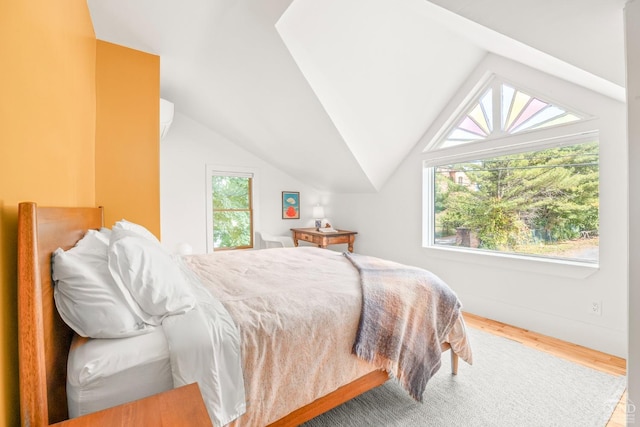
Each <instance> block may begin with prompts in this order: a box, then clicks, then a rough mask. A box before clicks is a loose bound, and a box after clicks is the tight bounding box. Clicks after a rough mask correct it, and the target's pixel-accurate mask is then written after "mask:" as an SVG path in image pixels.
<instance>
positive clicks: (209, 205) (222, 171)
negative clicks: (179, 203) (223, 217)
mask: <svg viewBox="0 0 640 427" xmlns="http://www.w3.org/2000/svg"><path fill="white" fill-rule="evenodd" d="M205 167H206V173H205V179H206V181H205V199H206V200H205V203H206V206H205V209H206V213H207V218H206V219H207V229H206V230H205V233H206V235H207V253H212V252H213V251H214V247H213V246H214V244H213V189H212V188H211V177H212V176H220V175H224V176H243V177H249V178H252V179H253V181H252V183H251V203H252V206H253V219H252V220H253V231H254V232H255V230H260V228H259V224H258V218H259V217H260V216H259V215H258V210H259V203H258V194H260V193H259V192H258V175H259V171H258V169H255V168H246V167H241V166H229V165H206V166H205ZM255 243H256V242H255V239H254V241H253V244H254V247H255Z"/></svg>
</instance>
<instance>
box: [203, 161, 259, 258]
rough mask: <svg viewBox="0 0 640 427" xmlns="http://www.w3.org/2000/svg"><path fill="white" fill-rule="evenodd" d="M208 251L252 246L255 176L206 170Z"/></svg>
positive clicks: (247, 173)
mask: <svg viewBox="0 0 640 427" xmlns="http://www.w3.org/2000/svg"><path fill="white" fill-rule="evenodd" d="M207 185H208V192H207V193H208V199H209V200H207V249H208V251H209V252H213V251H218V250H230V249H248V248H252V247H253V235H254V221H253V218H254V173H252V172H243V171H227V170H220V169H216V168H214V167H207Z"/></svg>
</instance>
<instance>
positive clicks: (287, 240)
mask: <svg viewBox="0 0 640 427" xmlns="http://www.w3.org/2000/svg"><path fill="white" fill-rule="evenodd" d="M256 237H258V240H259V241H260V246H259V247H260V249H270V248H291V247H293V238H292V237H291V236H275V235H273V234H267V233H262V232H260V231H256Z"/></svg>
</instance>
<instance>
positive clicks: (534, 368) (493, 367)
mask: <svg viewBox="0 0 640 427" xmlns="http://www.w3.org/2000/svg"><path fill="white" fill-rule="evenodd" d="M468 332H469V335H470V339H471V344H472V348H473V357H474V364H473V366H469V365H467V364H466V363H464V362H462V361H460V366H459V369H458V375H456V376H453V375H451V373H450V363H449V353H448V352H447V353H445V354H444V355H443V362H442V367H441V368H440V370H439V371H438V373H437V374H436V375H435V376H434V377H433V378H432V379H431V380H430V381H429V384H428V385H427V390H426V391H425V394H424V403H422V404H420V403H417V402H415V401H414V400H413V399H411V397H409V395H408V394H407V393H406V392H405V391H404V390H403V389H402V388H401V387H400V386H399V385H398V384H397V383H395V382H394V381H393V380H390V381H387V383H385V384H384V385H382V386H380V387H378V388H376V389H374V390H371V391H369V392H367V393H365V394H363V395H361V396H359V397H357V398H355V399H353V400H351V401H349V402H347V403H345V404H343V405H341V406H339V407H337V408H335V409H333V410H331V411H330V412H327V413H325V414H323V415H321V416H320V417H317V418H315V419H313V420H311V421H309V422H307V423H305V424H303V425H304V426H305V427H326V426H344V427H346V426H385V427H386V426H398V427H409V426H411V427H414V426H464V427H467V426H496V427H501V426H509V427H512V426H518V427H527V426H531V427H541V426H562V427H571V426H576V427H586V426H597V427H603V426H606V424H607V421H608V420H609V418H610V416H611V414H612V413H613V410H614V408H615V406H616V404H617V403H618V400H620V396H621V395H622V393H623V391H624V389H625V387H626V379H625V377H622V376H615V375H609V374H605V373H602V372H599V371H596V370H594V369H591V368H587V367H584V366H581V365H577V364H575V363H572V362H569V361H566V360H564V359H560V358H558V357H555V356H552V355H550V354H548V353H544V352H542V351H537V350H534V349H532V348H529V347H526V346H524V345H522V344H520V343H518V342H515V341H512V340H509V339H506V338H502V337H498V336H495V335H492V334H489V333H486V332H482V331H479V330H476V329H471V328H469V330H468Z"/></svg>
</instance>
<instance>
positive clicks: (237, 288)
mask: <svg viewBox="0 0 640 427" xmlns="http://www.w3.org/2000/svg"><path fill="white" fill-rule="evenodd" d="M184 262H185V265H187V266H188V267H189V271H190V272H192V273H193V274H194V275H195V276H196V277H197V278H198V282H200V283H201V285H203V288H201V287H199V286H197V287H196V289H197V292H196V298H197V300H198V308H196V309H195V310H192V311H190V312H189V313H187V314H186V315H179V316H169V317H168V318H167V319H166V320H165V321H164V322H163V326H162V327H158V328H157V329H156V330H154V331H153V332H152V333H149V334H146V335H141V336H137V337H131V338H123V339H109V340H104V339H94V340H89V341H86V340H84V341H83V342H79V343H76V345H74V347H73V348H72V350H71V353H70V356H69V367H68V371H69V372H68V387H67V394H68V401H69V409H70V415H71V416H77V415H81V414H84V413H88V412H92V411H95V410H98V409H102V408H104V407H108V406H113V405H116V404H120V403H123V402H126V401H131V400H135V399H138V398H141V397H145V396H147V395H150V394H154V393H157V392H159V391H163V390H166V389H169V388H172V387H173V386H174V384H175V386H176V387H177V386H179V385H181V384H186V383H189V382H192V381H194V380H198V382H199V383H200V388H201V390H202V392H203V397H204V399H205V402H206V403H207V408H208V410H209V412H210V415H211V416H212V420H213V421H214V425H216V427H217V426H219V425H220V422H216V419H217V420H222V424H225V423H227V422H228V421H230V420H232V419H233V418H234V417H235V416H237V415H240V414H242V413H243V412H244V410H245V399H244V393H245V388H246V413H244V415H242V416H240V418H237V419H236V420H235V421H234V422H233V423H232V424H233V425H234V426H263V425H265V424H268V423H271V422H274V421H276V420H278V419H279V418H281V417H283V416H284V415H286V414H288V413H289V412H291V411H293V410H294V409H297V408H299V407H301V406H303V405H305V404H307V403H310V402H312V401H313V400H315V399H316V398H318V397H320V396H323V395H325V394H327V393H329V392H331V391H334V390H335V389H337V388H338V387H340V386H342V385H344V384H346V383H348V382H350V381H352V380H354V379H356V378H358V377H360V376H362V375H364V374H366V373H367V372H370V371H373V370H375V369H377V368H376V367H374V366H373V365H371V364H369V363H367V362H365V361H363V360H361V359H358V358H357V357H355V356H354V355H353V354H352V353H351V349H352V346H353V342H354V338H355V334H356V330H357V326H358V321H359V318H360V309H361V303H362V294H361V287H360V283H359V275H358V272H357V270H356V269H355V268H354V267H353V265H351V263H350V262H349V261H348V260H347V259H346V258H345V257H344V256H342V255H341V254H339V253H336V252H333V251H328V250H323V249H318V248H312V247H302V248H283V249H268V250H263V251H226V252H219V253H215V254H210V255H192V256H186V257H184ZM205 288H206V291H205ZM203 291H204V293H202V292H203ZM211 295H212V296H213V297H214V298H213V299H210V296H211ZM203 301H208V302H207V303H206V304H203ZM221 307H222V308H223V310H222V311H223V312H224V313H227V314H228V315H230V316H231V319H233V320H232V321H231V323H229V320H230V319H227V318H226V317H225V316H224V315H223V314H224V313H221V312H220V308H221ZM207 311H209V312H213V313H214V316H213V317H210V318H211V319H216V320H213V321H211V320H209V321H203V319H202V313H203V312H207ZM216 313H217V314H216ZM209 316H211V313H210V314H209ZM220 316H222V317H220ZM198 319H199V320H198ZM194 321H195V322H196V323H192V322H194ZM234 322H235V326H237V329H238V331H236V332H237V333H238V337H239V344H240V345H241V348H240V349H238V350H234V349H236V348H237V347H236V346H237V345H238V342H234V340H235V338H233V333H230V334H227V335H225V336H224V337H221V336H219V335H217V334H216V333H215V332H213V333H212V331H215V329H211V328H209V327H207V328H201V327H199V326H194V325H198V324H199V323H202V324H209V326H210V327H216V326H218V327H219V329H218V330H220V329H221V330H226V331H227V332H233V331H232V329H233V328H234V327H235V326H234V325H233V324H234ZM460 322H462V318H460ZM457 326H461V327H454V328H453V330H452V332H451V333H450V335H449V342H450V343H451V344H452V346H453V348H454V349H456V348H464V346H466V336H465V334H464V327H463V326H464V325H463V324H460V325H457ZM187 335H193V336H200V337H201V338H200V341H201V342H202V343H204V344H205V345H204V347H201V348H200V349H199V351H192V350H191V348H190V344H189V340H186V341H184V342H183V338H186V337H187ZM167 337H169V339H167ZM227 341H231V344H232V345H231V347H226V348H225V349H222V347H220V346H219V342H227ZM169 343H171V344H169ZM170 346H171V347H174V348H172V350H178V351H179V352H181V354H182V355H181V356H179V357H178V358H176V357H175V356H174V355H173V354H172V355H171V356H169V354H170V349H169V347H170ZM180 347H182V348H180ZM207 347H208V350H207ZM208 353H213V361H214V365H216V363H215V361H216V360H217V361H220V360H227V361H231V362H232V361H233V360H235V358H236V357H237V356H239V353H241V356H242V357H241V363H242V366H241V369H239V367H238V366H233V363H231V365H228V364H227V366H225V365H224V364H222V365H220V364H218V366H214V367H215V368H216V369H218V372H217V373H214V374H213V375H210V374H209V373H207V370H208V369H209V368H207V366H211V365H210V360H209V361H203V358H206V357H205V356H206V354H208ZM105 354H108V355H109V357H104V355H105ZM207 357H208V356H207ZM201 362H204V363H201ZM172 368H173V369H172ZM227 374H228V375H227ZM238 376H240V381H239V383H240V384H237V383H238ZM202 377H205V380H206V381H208V383H207V384H203V382H202V381H203V378H202ZM243 377H244V381H243V380H242V378H243ZM225 383H226V384H233V383H236V385H233V386H231V385H224V384H225ZM216 393H217V394H218V395H220V396H222V399H221V400H220V399H218V398H216V397H215V396H216ZM240 394H242V396H240ZM212 395H213V396H214V397H213V398H211V396H212ZM227 398H229V399H230V400H225V399H227ZM216 399H218V400H216ZM215 413H221V414H223V415H219V416H217V417H216V415H215Z"/></svg>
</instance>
